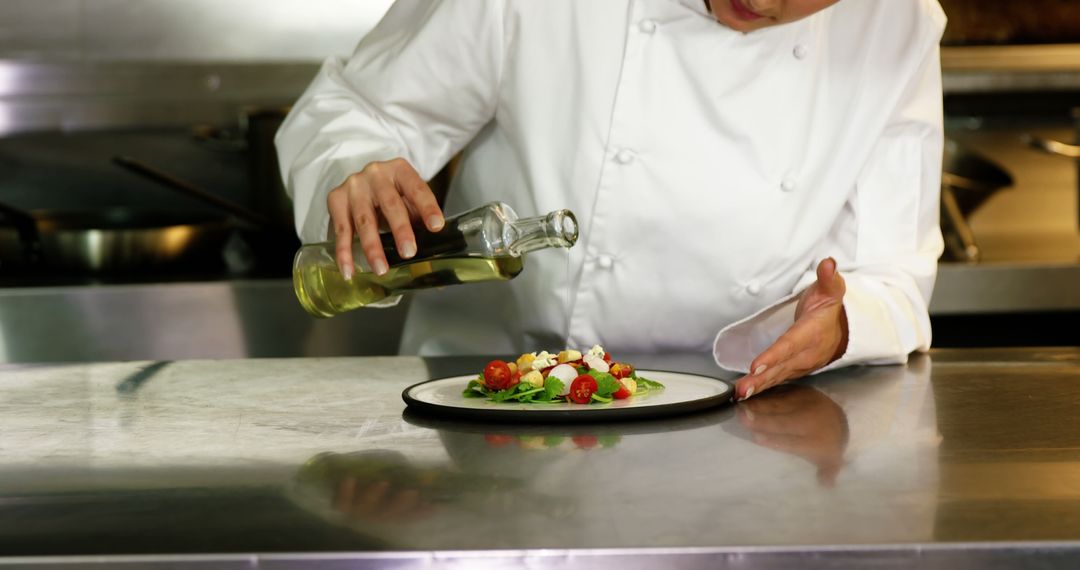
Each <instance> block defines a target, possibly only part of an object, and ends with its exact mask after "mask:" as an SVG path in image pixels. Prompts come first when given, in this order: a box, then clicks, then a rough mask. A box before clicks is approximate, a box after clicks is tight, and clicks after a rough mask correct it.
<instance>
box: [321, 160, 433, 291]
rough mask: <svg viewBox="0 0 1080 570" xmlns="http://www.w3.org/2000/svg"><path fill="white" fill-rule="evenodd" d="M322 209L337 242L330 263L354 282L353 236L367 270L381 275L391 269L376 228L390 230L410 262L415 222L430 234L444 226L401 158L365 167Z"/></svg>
mask: <svg viewBox="0 0 1080 570" xmlns="http://www.w3.org/2000/svg"><path fill="white" fill-rule="evenodd" d="M326 206H327V209H328V210H329V211H330V223H331V227H332V228H334V237H335V239H336V242H337V247H336V248H335V255H334V257H335V259H336V260H337V264H338V267H339V268H340V269H341V274H342V276H343V277H345V279H352V277H353V251H352V248H353V236H356V237H359V238H360V247H361V248H363V250H364V257H365V258H367V262H368V266H369V267H371V269H372V271H374V272H375V274H376V275H382V274H384V273H386V271H387V270H388V268H389V265H388V263H387V261H386V254H385V253H384V252H383V246H382V242H381V241H380V240H379V229H380V227H387V228H389V229H390V232H391V233H392V234H393V236H394V242H395V244H396V245H397V250H398V252H399V253H400V254H401V257H402V258H404V259H408V258H411V257H412V256H414V255H416V236H415V235H414V234H413V230H412V221H413V220H415V219H420V220H423V223H424V226H425V227H427V229H429V230H431V231H433V232H436V231H439V230H441V229H442V227H443V224H444V223H445V219H444V218H443V213H442V210H441V209H440V208H439V203H438V201H437V200H436V199H435V194H434V193H433V192H432V191H431V188H430V187H429V186H428V185H427V183H426V182H424V180H423V179H422V178H421V177H420V175H419V174H418V173H417V172H416V170H415V169H414V168H413V167H412V165H411V164H409V162H408V161H406V160H405V159H403V158H395V159H392V160H387V161H384V162H372V163H370V164H368V165H367V166H365V167H364V169H363V170H361V171H360V172H357V173H355V174H353V175H351V176H349V178H348V179H346V180H345V182H344V183H343V184H342V185H341V186H338V187H337V188H334V189H333V190H331V191H330V194H329V195H328V196H327V197H326Z"/></svg>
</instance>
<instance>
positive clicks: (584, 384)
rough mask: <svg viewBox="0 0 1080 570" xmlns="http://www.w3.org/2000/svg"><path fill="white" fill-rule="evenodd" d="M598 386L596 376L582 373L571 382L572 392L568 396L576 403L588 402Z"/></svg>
mask: <svg viewBox="0 0 1080 570" xmlns="http://www.w3.org/2000/svg"><path fill="white" fill-rule="evenodd" d="M598 388H599V386H597V384H596V378H593V377H592V376H589V375H588V374H582V375H581V376H578V377H577V378H574V381H573V382H571V383H570V394H569V395H567V397H568V398H570V401H571V402H574V403H575V404H588V403H589V400H591V399H592V395H593V394H594V393H596V390H597V389H598Z"/></svg>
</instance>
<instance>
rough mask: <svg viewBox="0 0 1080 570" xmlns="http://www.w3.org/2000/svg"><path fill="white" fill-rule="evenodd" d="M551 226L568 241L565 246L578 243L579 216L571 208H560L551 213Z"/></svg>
mask: <svg viewBox="0 0 1080 570" xmlns="http://www.w3.org/2000/svg"><path fill="white" fill-rule="evenodd" d="M550 221H551V226H552V227H553V228H555V230H556V232H557V233H558V235H559V236H560V237H561V238H562V239H563V240H564V241H565V242H566V245H565V246H564V247H571V246H573V245H574V244H575V243H577V239H578V222H577V217H575V216H574V213H573V212H571V211H570V210H559V211H556V212H552V213H551V219H550Z"/></svg>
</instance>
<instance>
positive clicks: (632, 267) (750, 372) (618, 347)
mask: <svg viewBox="0 0 1080 570" xmlns="http://www.w3.org/2000/svg"><path fill="white" fill-rule="evenodd" d="M944 24H945V17H944V14H943V13H942V11H941V8H940V6H939V5H938V3H937V2H936V0H888V1H883V0H839V1H837V0H706V1H703V0H590V1H588V2H583V1H580V0H545V1H544V2H530V1H527V0H398V1H397V2H396V3H395V4H394V5H393V6H392V7H391V8H390V10H389V12H388V13H387V14H386V16H385V17H384V18H383V20H382V21H381V22H380V23H379V24H378V26H377V27H376V28H375V29H374V30H373V31H372V32H370V33H369V34H368V35H367V36H366V37H365V38H364V39H363V41H362V42H361V43H360V45H359V47H358V48H357V49H356V51H355V53H354V54H353V55H352V56H351V57H350V58H348V59H341V58H331V59H329V60H328V61H327V62H326V63H325V64H324V65H323V67H322V69H321V70H320V72H319V73H318V75H317V77H316V78H315V80H314V81H313V83H312V84H311V86H310V87H309V88H308V90H307V91H306V92H305V93H304V95H303V96H302V97H301V98H300V100H299V101H298V102H297V104H296V105H295V106H294V108H293V110H292V112H291V113H290V115H289V117H288V119H287V120H286V122H285V124H284V125H283V126H282V128H281V130H280V131H279V133H278V135H277V145H278V149H279V154H280V159H281V165H282V174H283V177H284V178H285V181H286V186H287V188H288V190H289V192H290V194H291V195H292V197H293V200H294V204H295V215H296V224H297V229H298V231H299V233H300V236H301V238H302V239H303V241H305V242H316V241H325V240H326V239H327V238H328V237H333V238H336V242H337V259H338V262H339V264H340V265H341V267H342V271H343V272H344V273H345V274H346V277H349V276H350V275H351V272H352V270H353V269H352V262H351V259H352V257H351V255H352V247H354V246H353V238H354V237H355V238H359V241H358V242H357V243H358V246H359V247H360V248H362V250H363V254H364V256H365V257H366V258H367V260H368V262H369V264H370V266H371V267H372V268H373V269H374V270H375V271H376V272H378V273H381V272H384V271H386V261H385V258H384V256H383V253H382V251H381V249H380V247H379V245H378V239H377V233H376V232H377V231H378V229H379V227H380V225H382V226H385V227H389V228H390V230H391V231H392V232H393V235H394V239H395V240H396V242H397V247H398V250H399V251H401V252H403V254H404V255H405V256H406V257H408V256H409V254H410V253H411V252H415V249H416V247H415V239H414V236H413V233H412V230H411V229H410V223H422V224H424V225H426V226H427V228H428V229H431V230H438V229H440V228H441V227H442V225H443V223H444V222H443V220H444V218H443V212H442V211H441V210H440V209H439V207H438V205H437V203H436V200H435V197H434V195H433V194H432V192H431V190H430V188H429V187H428V186H427V184H426V183H425V182H424V180H428V179H430V178H431V177H432V176H434V175H435V173H436V172H438V171H439V170H440V169H441V168H442V167H443V166H444V165H445V164H446V163H447V162H448V161H449V160H450V159H451V157H453V156H454V155H456V154H457V153H459V152H460V153H461V162H460V166H459V168H458V170H457V174H456V176H455V179H454V181H453V184H452V186H451V189H450V192H449V198H448V201H447V204H446V211H447V212H450V213H455V212H460V211H464V210H465V209H468V208H470V207H473V206H476V205H479V204H482V203H485V202H489V201H494V200H500V201H503V202H506V203H508V204H510V205H511V206H513V207H514V209H515V210H517V211H518V212H520V213H523V214H524V215H535V214H539V213H545V212H549V211H552V210H556V209H560V208H569V209H570V210H572V211H574V212H575V213H576V214H577V217H578V219H579V222H580V226H581V236H582V238H581V239H580V240H579V242H578V244H577V245H576V246H575V247H574V248H572V249H571V250H569V252H562V251H555V250H549V251H543V252H538V253H536V254H530V256H529V258H528V259H527V261H526V269H525V271H524V273H522V275H520V276H519V277H518V278H516V279H514V280H512V281H510V282H508V283H494V284H484V285H470V286H468V287H450V288H447V289H444V290H439V291H431V292H427V293H422V294H418V295H416V297H415V298H414V299H413V301H412V307H411V309H410V312H409V316H408V318H407V321H406V326H405V333H404V337H403V340H402V352H403V353H407V354H422V355H437V354H515V353H521V352H529V351H535V350H541V349H548V350H550V349H551V348H552V347H555V348H559V347H561V346H570V347H574V348H577V347H590V346H592V345H594V344H601V345H603V346H605V347H606V348H607V349H608V350H609V351H611V352H614V353H616V354H624V353H628V352H651V353H657V352H667V351H678V352H686V351H699V350H709V351H712V352H713V354H714V355H715V358H716V361H717V363H718V364H719V365H720V366H722V367H724V368H727V369H731V370H736V371H740V372H742V373H744V374H745V376H743V377H741V378H740V379H739V381H738V382H737V385H736V395H737V397H738V398H740V399H743V398H747V397H750V396H752V395H753V394H755V393H760V392H761V391H763V390H765V389H767V388H769V387H771V386H774V385H777V384H779V383H781V382H784V381H787V380H790V379H793V378H798V377H801V376H804V375H806V374H810V373H816V372H820V371H823V370H829V369H833V368H837V367H841V366H848V365H854V364H891V363H903V362H905V361H906V359H907V355H908V354H909V353H911V352H912V351H921V350H926V349H928V348H929V345H930V322H929V317H928V313H927V305H928V301H929V297H930V292H931V290H932V288H933V283H934V278H935V275H936V266H937V259H938V257H939V255H940V253H941V251H942V239H941V234H940V231H939V227H938V209H939V202H938V191H939V180H940V168H941V154H942V144H943V129H942V109H941V73H940V64H939V50H938V43H939V40H940V37H941V33H942V31H943V29H944Z"/></svg>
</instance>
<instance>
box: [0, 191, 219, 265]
mask: <svg viewBox="0 0 1080 570" xmlns="http://www.w3.org/2000/svg"><path fill="white" fill-rule="evenodd" d="M0 215H2V217H4V218H5V219H6V220H7V221H8V224H9V225H11V226H13V227H14V228H16V230H15V231H8V232H4V231H0V260H3V261H5V262H6V263H5V265H12V266H15V267H17V268H19V269H35V270H45V271H62V272H72V271H76V272H80V273H92V274H102V273H134V272H145V271H147V270H160V269H165V268H173V267H177V266H185V265H189V264H190V265H196V264H205V263H206V262H207V261H208V260H213V261H218V260H220V259H221V251H222V248H223V247H224V244H225V242H226V240H227V239H228V237H229V235H230V233H231V231H232V228H231V225H230V224H229V223H228V222H227V221H226V220H224V219H222V218H220V217H217V216H214V217H210V216H206V215H201V216H200V215H195V214H179V213H169V212H153V211H139V210H134V209H131V208H107V209H96V210H70V211H49V210H34V211H30V212H22V211H20V210H18V209H16V208H13V207H11V206H4V207H2V208H0Z"/></svg>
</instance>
